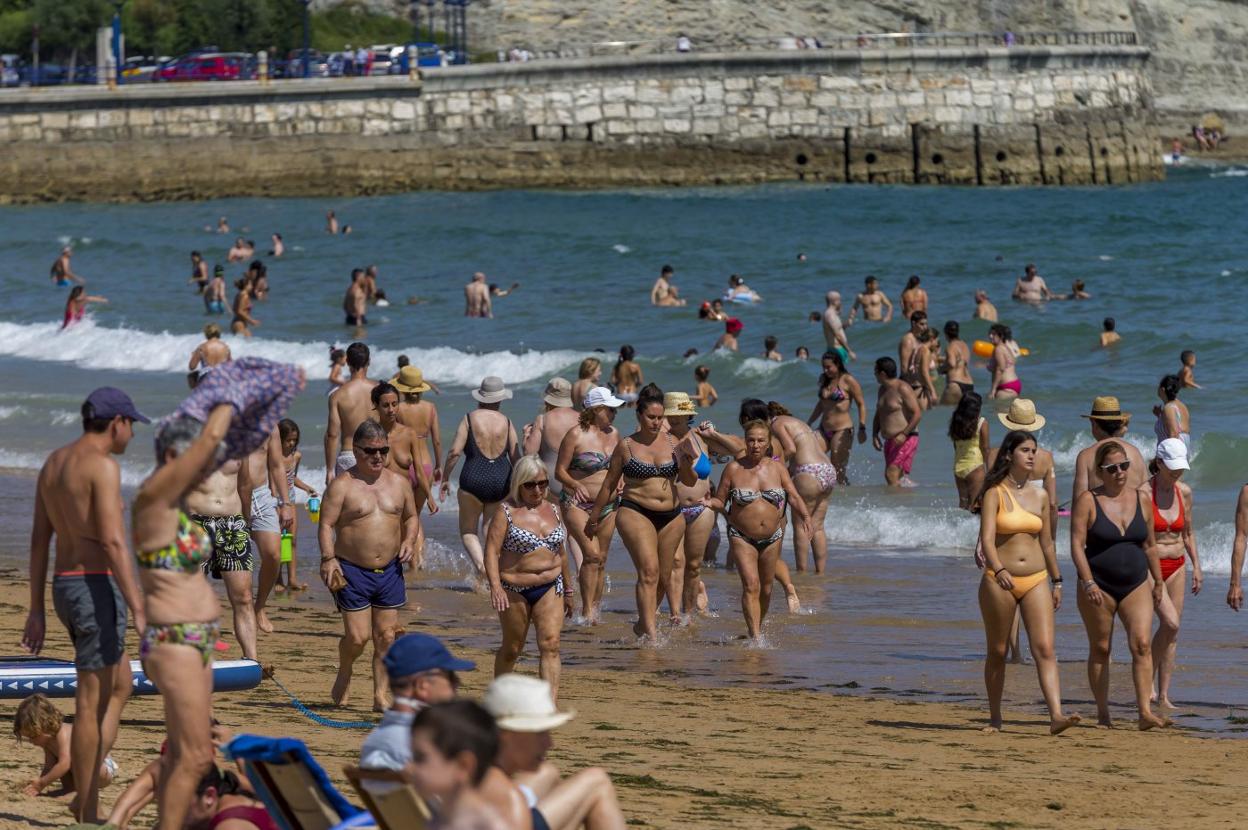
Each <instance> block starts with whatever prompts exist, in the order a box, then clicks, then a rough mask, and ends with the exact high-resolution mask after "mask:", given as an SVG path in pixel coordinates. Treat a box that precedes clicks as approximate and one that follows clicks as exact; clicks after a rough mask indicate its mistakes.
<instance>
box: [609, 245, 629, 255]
mask: <svg viewBox="0 0 1248 830" xmlns="http://www.w3.org/2000/svg"><path fill="white" fill-rule="evenodd" d="M611 250H613V251H615V252H616V253H617V254H626V253H628V252H629V251H631V250H633V249H632V248H630V247H628V246H627V245H612V246H611Z"/></svg>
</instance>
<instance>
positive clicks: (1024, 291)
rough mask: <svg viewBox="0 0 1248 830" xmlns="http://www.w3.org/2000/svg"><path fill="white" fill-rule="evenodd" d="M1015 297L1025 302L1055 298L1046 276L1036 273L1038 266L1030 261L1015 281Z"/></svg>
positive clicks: (1037, 301) (1038, 301)
mask: <svg viewBox="0 0 1248 830" xmlns="http://www.w3.org/2000/svg"><path fill="white" fill-rule="evenodd" d="M1011 296H1012V297H1013V298H1014V299H1016V300H1018V301H1019V302H1024V303H1040V302H1044V301H1046V300H1051V299H1053V294H1052V293H1051V292H1050V291H1049V286H1048V284H1047V283H1045V281H1044V277H1042V276H1040V275H1039V274H1037V273H1036V266H1034V265H1032V264H1031V263H1030V262H1029V263H1027V266H1026V267H1025V268H1024V269H1023V275H1022V276H1021V277H1019V278H1018V281H1017V282H1016V283H1014V293H1013V294H1012V295H1011Z"/></svg>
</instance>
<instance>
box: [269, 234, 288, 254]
mask: <svg viewBox="0 0 1248 830" xmlns="http://www.w3.org/2000/svg"><path fill="white" fill-rule="evenodd" d="M269 242H270V244H272V245H273V247H272V248H270V249H269V256H281V255H282V254H284V253H286V243H285V242H283V241H282V235H281V234H280V233H275V234H273V235H272V236H271V237H269Z"/></svg>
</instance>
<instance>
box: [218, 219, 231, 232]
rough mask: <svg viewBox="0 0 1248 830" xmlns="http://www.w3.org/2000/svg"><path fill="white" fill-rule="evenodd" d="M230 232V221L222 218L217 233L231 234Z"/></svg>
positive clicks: (219, 220)
mask: <svg viewBox="0 0 1248 830" xmlns="http://www.w3.org/2000/svg"><path fill="white" fill-rule="evenodd" d="M229 232H230V220H229V219H227V218H226V217H224V216H222V217H221V218H220V219H218V220H217V233H229Z"/></svg>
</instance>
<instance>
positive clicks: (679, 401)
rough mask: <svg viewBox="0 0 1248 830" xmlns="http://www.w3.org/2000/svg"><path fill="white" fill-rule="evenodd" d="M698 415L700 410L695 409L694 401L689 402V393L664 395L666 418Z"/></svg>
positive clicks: (666, 393)
mask: <svg viewBox="0 0 1248 830" xmlns="http://www.w3.org/2000/svg"><path fill="white" fill-rule="evenodd" d="M697 414H698V410H696V409H694V408H693V401H691V400H689V394H688V393H687V392H664V393H663V415H664V416H668V415H670V416H672V417H677V416H688V417H692V416H694V415H697Z"/></svg>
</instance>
